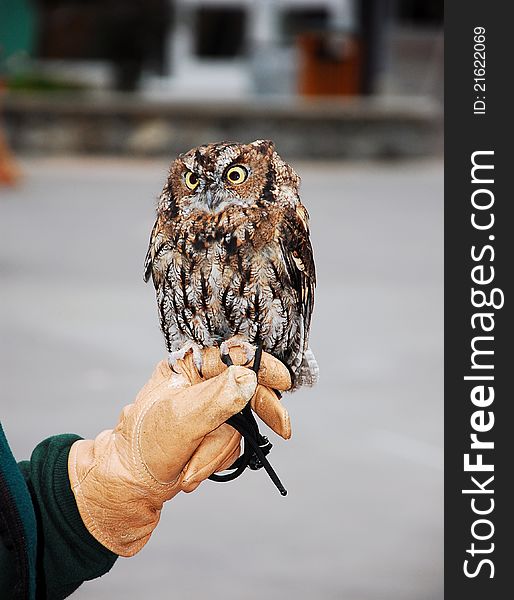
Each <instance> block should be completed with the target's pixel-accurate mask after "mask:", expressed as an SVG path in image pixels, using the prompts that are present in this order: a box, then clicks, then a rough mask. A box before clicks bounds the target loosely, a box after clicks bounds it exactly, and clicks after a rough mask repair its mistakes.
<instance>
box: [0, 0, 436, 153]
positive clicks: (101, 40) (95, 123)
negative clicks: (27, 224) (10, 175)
mask: <svg viewBox="0 0 514 600" xmlns="http://www.w3.org/2000/svg"><path fill="white" fill-rule="evenodd" d="M20 7H23V10H20ZM442 16H443V4H442V0H426V1H424V0H174V1H173V0H87V1H86V0H2V2H0V67H2V66H3V70H4V73H5V78H6V80H7V87H8V88H9V89H10V93H9V94H7V95H6V97H5V99H4V115H5V122H6V125H7V133H8V134H9V137H10V138H11V140H12V142H13V144H14V146H15V148H16V149H17V150H19V151H21V152H37V153H39V152H43V153H48V152H50V153H52V152H54V153H62V152H65V153H84V152H85V153H104V154H120V153H122V154H123V153H125V154H131V155H166V156H169V155H170V154H174V153H176V152H180V151H183V150H184V149H187V148H189V147H192V146H194V145H197V144H199V143H204V142H205V141H206V140H219V139H241V140H245V139H256V138H264V137H272V138H273V139H274V140H275V141H276V143H277V144H278V145H279V146H280V148H281V149H282V151H283V152H286V153H287V154H288V156H297V157H305V158H344V157H351V158H358V157H362V158H371V157H384V156H389V157H391V156H407V155H408V156H423V155H427V154H433V153H434V152H439V150H440V148H441V143H440V140H441V135H440V132H441V123H442V119H441V99H442V89H443V88H442V81H443V76H442V75H443V51H442V50H443V46H442ZM2 47H3V49H4V54H3V55H1V48H2ZM50 91H51V92H52V95H50V94H49V93H48V92H50ZM42 92H45V93H42ZM114 92H124V93H121V94H120V93H114ZM127 92H128V93H127ZM134 92H135V93H134Z"/></svg>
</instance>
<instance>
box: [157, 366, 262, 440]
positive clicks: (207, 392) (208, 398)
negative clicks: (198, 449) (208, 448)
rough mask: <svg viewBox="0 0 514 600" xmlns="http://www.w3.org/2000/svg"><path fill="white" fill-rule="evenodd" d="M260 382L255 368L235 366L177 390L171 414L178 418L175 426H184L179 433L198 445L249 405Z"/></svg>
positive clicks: (172, 399)
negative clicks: (257, 379)
mask: <svg viewBox="0 0 514 600" xmlns="http://www.w3.org/2000/svg"><path fill="white" fill-rule="evenodd" d="M256 385H257V382H256V376H255V373H254V372H253V371H251V370H250V369H246V368H244V367H238V366H233V367H229V368H228V369H226V370H225V371H224V372H223V373H221V374H220V375H218V376H216V377H213V378H212V379H209V380H207V381H203V382H201V383H198V384H196V385H193V386H190V387H188V388H185V389H181V390H178V391H177V390H176V389H173V390H172V393H171V394H170V396H169V402H170V403H171V411H170V413H171V414H172V415H173V418H174V419H175V425H174V427H173V429H175V431H177V429H181V430H182V431H181V432H180V434H179V432H178V431H177V434H178V435H181V436H183V438H184V439H189V440H191V442H195V441H196V445H198V440H199V439H203V438H204V437H205V436H206V435H207V434H208V433H210V432H211V431H214V429H216V428H217V427H219V426H220V425H221V424H222V423H224V422H225V421H226V420H227V419H228V418H230V417H231V416H232V415H234V414H236V413H237V412H239V411H241V410H242V409H243V408H244V407H245V406H246V404H247V403H248V402H249V401H250V399H251V397H252V396H253V395H254V393H255V388H256ZM163 408H164V407H163ZM166 410H169V408H168V409H166Z"/></svg>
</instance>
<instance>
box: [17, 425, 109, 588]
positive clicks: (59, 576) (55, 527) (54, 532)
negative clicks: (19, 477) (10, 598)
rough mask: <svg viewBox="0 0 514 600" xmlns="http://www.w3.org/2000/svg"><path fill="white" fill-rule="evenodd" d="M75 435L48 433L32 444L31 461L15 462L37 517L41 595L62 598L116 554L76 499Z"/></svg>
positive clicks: (105, 567) (97, 574) (103, 570)
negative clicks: (71, 466) (71, 463)
mask: <svg viewBox="0 0 514 600" xmlns="http://www.w3.org/2000/svg"><path fill="white" fill-rule="evenodd" d="M79 439H81V438H80V437H79V436H77V435H72V434H63V435H57V436H54V437H50V438H48V439H46V440H44V441H43V442H41V443H40V444H38V445H37V446H36V448H35V449H34V451H33V453H32V456H31V458H30V461H24V462H22V463H19V467H20V469H21V470H22V472H23V474H24V476H25V480H26V482H27V486H28V488H29V492H30V495H31V498H32V502H33V505H34V510H35V514H36V521H37V529H38V531H37V538H38V542H37V545H38V548H37V573H36V578H37V590H38V593H37V597H43V598H46V600H59V599H61V598H66V597H67V596H69V595H70V594H71V593H72V592H73V591H74V590H76V589H77V588H78V587H79V585H80V584H81V583H83V582H84V581H87V580H90V579H95V578H97V577H100V576H101V575H104V574H105V573H107V571H109V570H110V569H111V567H112V566H113V564H114V562H115V561H116V559H117V555H116V554H113V553H112V552H111V551H110V550H108V549H107V548H105V547H104V546H102V545H101V544H100V543H99V542H98V541H97V540H96V539H95V538H94V537H93V536H92V535H91V534H90V533H89V532H88V530H87V529H86V527H85V526H84V524H83V522H82V519H81V518H80V514H79V511H78V509H77V505H76V503H75V497H74V495H73V492H72V490H71V486H70V481H69V478H68V455H69V452H70V448H71V446H72V444H73V443H74V442H75V441H76V440H79ZM43 590H44V592H43ZM40 592H43V593H40Z"/></svg>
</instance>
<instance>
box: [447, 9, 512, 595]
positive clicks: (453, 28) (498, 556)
mask: <svg viewBox="0 0 514 600" xmlns="http://www.w3.org/2000/svg"><path fill="white" fill-rule="evenodd" d="M511 8H512V5H511V3H510V2H504V1H501V0H488V1H485V0H484V1H477V0H466V1H465V2H464V1H461V2H459V1H458V0H449V1H447V2H446V3H445V231H444V233H445V277H444V281H445V292H444V302H445V326H444V331H445V348H444V350H445V381H444V392H445V435H444V439H445V507H444V508H445V577H444V578H445V598H446V599H447V600H453V599H461V598H463V599H464V598H465V599H466V600H474V599H479V598H480V599H481V600H496V599H500V598H501V599H502V600H503V599H504V598H507V597H509V598H510V597H514V586H513V585H512V584H513V583H514V527H513V522H514V519H513V515H514V494H513V492H512V489H513V488H514V486H513V485H511V484H514V468H513V464H514V411H513V406H514V384H513V383H512V381H514V343H513V341H512V339H513V338H514V326H513V319H512V303H513V298H514V295H513V286H512V280H513V278H514V268H513V263H514V217H512V216H511V215H512V214H513V213H514V211H513V210H509V209H510V208H514V148H513V146H514V142H513V141H511V140H512V137H513V133H514V131H513V130H514V126H513V125H514V118H513V110H514V109H513V107H514V95H513V94H512V92H511V91H510V90H511V89H512V88H513V71H514V69H513V64H512V63H513V60H514V45H513V44H514V19H511V18H510V14H509V13H511V12H512V10H509V9H511ZM474 27H485V29H486V33H485V36H486V42H485V45H486V75H485V77H486V91H485V97H486V98H485V99H486V114H485V115H480V116H477V115H473V101H474V99H476V96H477V92H476V91H475V90H474V89H473V84H474V73H473V68H474V65H473V62H474V56H473V54H474V48H473V45H474V40H473V37H474V32H473V29H474ZM479 95H482V94H481V93H480V94H479ZM476 150H494V164H495V169H494V180H495V183H494V185H493V186H490V189H491V190H492V191H493V192H494V195H495V204H494V207H493V208H492V210H493V211H494V214H495V225H494V228H493V229H494V231H493V230H490V231H487V232H477V231H475V230H474V229H473V228H472V226H471V222H470V218H471V212H472V209H471V202H470V198H471V193H472V191H473V190H474V189H476V185H475V186H473V185H472V184H471V166H472V165H471V161H470V157H471V154H472V152H474V151H476ZM490 234H493V235H494V236H495V240H494V250H495V258H494V262H491V263H489V262H487V261H484V264H491V265H493V266H494V269H495V280H494V283H493V284H492V286H491V287H494V286H496V287H499V288H501V289H502V290H503V291H504V294H505V305H504V307H503V308H502V309H500V310H494V309H493V312H494V313H495V315H494V317H495V329H494V333H493V335H494V337H495V340H494V351H495V354H494V363H495V368H494V376H495V381H494V388H495V401H494V403H493V404H492V406H491V407H490V408H489V409H485V410H492V411H493V412H494V417H495V424H494V427H493V429H492V430H491V432H490V433H489V434H484V435H483V437H484V439H486V438H487V439H492V440H493V441H494V443H495V448H494V450H491V451H489V452H488V451H484V462H486V459H487V461H489V460H492V461H493V463H494V465H495V470H494V473H492V474H494V477H495V479H494V484H493V485H494V490H495V492H494V495H493V496H492V497H493V498H494V501H495V509H494V511H493V512H492V513H491V515H489V516H488V518H490V519H491V521H492V522H493V523H494V527H495V532H494V535H493V536H492V538H491V539H490V540H488V541H487V542H486V541H484V542H480V541H477V540H473V538H472V534H471V525H472V523H473V521H474V520H475V519H477V518H480V517H479V516H477V515H474V514H473V512H472V510H471V507H470V499H471V497H470V496H469V495H464V494H462V490H463V489H468V488H470V487H472V486H470V475H473V473H464V470H463V466H464V464H463V456H464V454H465V453H466V452H469V451H470V450H469V447H470V443H471V440H470V433H472V432H473V430H472V428H471V424H470V417H471V414H472V413H473V411H474V410H477V408H476V407H474V406H473V405H472V403H471V401H470V390H471V387H472V386H471V385H470V383H469V382H466V381H464V379H463V378H464V375H467V374H470V372H471V371H470V366H471V362H470V353H471V349H470V342H471V338H472V337H473V330H472V328H471V316H472V313H473V312H474V311H473V310H472V306H471V287H472V285H473V284H472V281H471V269H472V268H473V266H475V265H477V264H479V263H477V262H473V261H472V260H471V255H470V248H471V246H472V245H473V244H475V245H477V246H481V245H484V244H487V243H490V242H488V239H487V238H488V237H489V235H490ZM478 310H479V309H475V312H476V311H478ZM480 310H481V309H480ZM481 437H482V436H481ZM478 475H480V474H478ZM480 479H483V477H481V478H480ZM482 497H484V496H482ZM484 505H485V503H484ZM478 531H480V529H479V530H478ZM482 532H485V528H484V529H483V530H482ZM473 541H475V544H476V546H477V547H483V548H485V547H486V546H487V545H488V544H489V543H490V542H492V543H494V544H495V546H494V551H493V552H492V553H490V554H483V555H482V557H483V558H490V559H491V560H492V561H493V563H494V569H495V574H494V578H492V579H491V578H489V575H490V569H489V568H488V567H487V568H486V567H484V568H482V569H481V570H480V572H479V574H478V575H477V576H476V577H475V578H468V577H466V576H465V574H464V571H463V563H464V560H466V558H469V559H471V560H472V561H474V562H473V563H472V568H473V565H474V566H475V567H476V566H477V565H478V562H479V559H480V557H479V556H478V555H476V556H475V558H474V559H473V558H472V557H471V556H470V555H469V554H467V553H466V550H467V549H469V548H470V547H471V543H472V542H473Z"/></svg>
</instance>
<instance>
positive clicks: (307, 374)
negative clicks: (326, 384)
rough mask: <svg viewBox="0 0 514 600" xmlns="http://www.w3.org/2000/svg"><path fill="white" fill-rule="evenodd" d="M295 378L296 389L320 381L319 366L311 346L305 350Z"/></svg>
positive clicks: (310, 385)
mask: <svg viewBox="0 0 514 600" xmlns="http://www.w3.org/2000/svg"><path fill="white" fill-rule="evenodd" d="M294 379H295V381H294V389H296V388H299V387H302V386H304V385H306V386H309V387H312V386H313V385H315V384H316V383H317V382H318V379H319V367H318V363H317V361H316V358H315V357H314V353H313V352H312V350H311V349H310V348H307V350H306V351H305V352H304V355H303V359H302V364H301V365H300V369H299V371H298V373H297V374H296V376H295V378H294Z"/></svg>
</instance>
